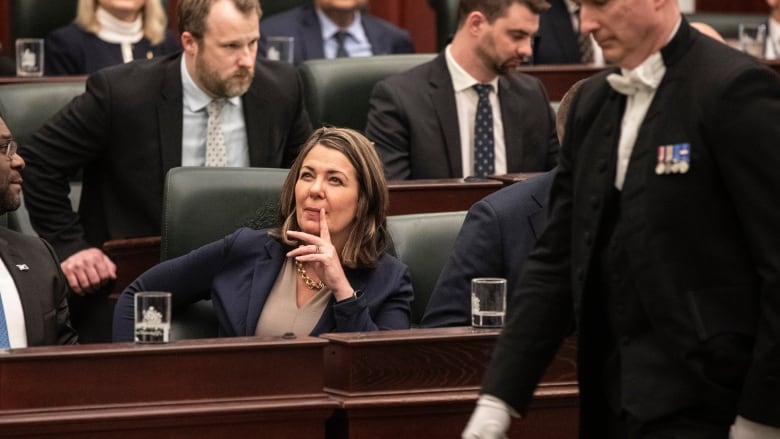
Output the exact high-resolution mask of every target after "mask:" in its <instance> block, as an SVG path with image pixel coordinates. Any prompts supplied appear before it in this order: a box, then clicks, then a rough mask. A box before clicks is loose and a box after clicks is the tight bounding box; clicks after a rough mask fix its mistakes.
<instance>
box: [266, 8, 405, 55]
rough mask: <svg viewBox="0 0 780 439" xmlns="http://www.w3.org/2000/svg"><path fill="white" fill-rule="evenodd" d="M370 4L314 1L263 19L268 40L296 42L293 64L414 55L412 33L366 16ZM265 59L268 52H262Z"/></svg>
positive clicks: (379, 19)
mask: <svg viewBox="0 0 780 439" xmlns="http://www.w3.org/2000/svg"><path fill="white" fill-rule="evenodd" d="M367 8H368V0H313V1H312V2H311V3H307V4H304V5H302V6H299V7H297V8H293V9H291V10H289V11H285V12H282V13H280V14H276V15H273V16H271V17H268V18H266V19H263V21H262V23H261V24H260V33H261V35H262V36H261V38H262V41H261V45H262V46H263V47H264V46H265V41H266V38H267V37H272V36H286V37H293V38H294V46H295V48H294V51H293V62H294V63H295V64H299V63H301V62H303V61H306V60H307V59H320V58H345V57H358V56H372V55H387V54H393V53H413V52H414V44H413V43H412V39H411V37H410V36H409V32H407V31H406V30H404V29H401V28H398V27H396V26H395V25H393V24H391V23H389V22H387V21H385V20H382V19H381V18H377V17H373V16H371V15H369V14H368V13H367V12H366V9H367ZM262 53H263V55H264V54H265V50H264V49H263V50H262Z"/></svg>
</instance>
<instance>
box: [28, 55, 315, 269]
mask: <svg viewBox="0 0 780 439" xmlns="http://www.w3.org/2000/svg"><path fill="white" fill-rule="evenodd" d="M180 61H181V55H170V56H166V57H162V58H157V59H154V60H152V61H146V60H144V61H136V62H133V63H129V64H124V65H121V66H117V67H109V68H107V69H103V70H100V71H99V72H97V73H95V74H93V75H91V76H90V77H89V79H88V80H87V90H86V92H85V93H84V94H83V95H81V96H79V97H77V98H75V99H74V100H73V101H72V102H71V103H70V104H68V105H67V106H66V107H65V108H63V109H62V110H61V111H60V112H59V113H58V114H56V115H55V116H54V117H53V118H52V119H51V120H50V121H49V122H48V123H47V124H46V125H45V126H44V127H43V128H41V129H40V130H39V131H38V132H37V133H35V135H34V136H33V140H32V142H31V144H29V145H24V146H23V151H22V153H21V154H22V156H23V157H24V158H25V160H26V161H27V167H26V169H25V170H24V172H23V176H24V179H25V193H24V200H25V203H26V204H27V209H28V210H29V212H30V219H31V221H32V224H33V226H34V227H35V230H36V231H37V232H38V234H39V235H40V236H41V237H43V238H45V239H46V240H47V241H49V243H51V245H52V246H53V247H54V249H55V250H56V251H57V254H58V255H59V257H60V258H61V259H65V258H67V257H68V256H70V255H71V254H73V253H75V252H77V251H79V250H83V249H85V248H88V247H93V246H98V247H99V246H100V245H101V244H102V243H103V242H105V241H107V240H109V239H117V238H126V237H137V236H150V235H159V234H160V216H161V211H162V195H163V183H164V180H165V174H166V172H168V170H169V169H171V168H173V167H177V166H181V160H182V157H181V156H182V146H181V145H182V106H183V103H182V83H181V72H180ZM241 99H242V103H243V109H244V120H245V123H246V130H247V139H248V142H249V163H250V165H251V166H254V167H269V168H285V167H289V166H290V165H291V164H292V162H293V160H294V159H295V157H296V155H297V153H298V149H299V147H300V145H301V144H303V142H304V141H305V140H306V139H307V137H308V135H309V134H310V132H311V125H310V123H309V118H308V115H307V114H306V111H305V109H304V107H303V90H302V85H301V81H300V79H299V77H298V74H297V72H296V71H295V69H294V68H293V67H292V66H289V65H286V64H283V63H278V62H270V61H265V60H261V61H259V62H258V63H257V65H256V69H255V79H254V81H253V82H252V85H251V87H250V89H249V91H248V92H247V93H245V94H244V96H243V97H242V98H241ZM82 168H83V169H84V177H83V188H82V194H81V202H80V205H79V212H78V214H76V213H75V212H73V210H72V208H71V205H70V201H69V200H68V190H69V187H68V178H69V176H72V175H73V174H75V173H76V172H77V171H78V170H79V169H82Z"/></svg>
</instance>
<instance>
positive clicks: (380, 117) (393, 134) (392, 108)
mask: <svg viewBox="0 0 780 439" xmlns="http://www.w3.org/2000/svg"><path fill="white" fill-rule="evenodd" d="M391 80H392V78H388V79H385V80H382V81H379V82H378V83H377V84H376V85H375V86H374V89H373V90H372V92H371V97H370V99H369V112H368V117H367V122H366V137H368V138H369V139H371V140H372V141H373V142H374V146H375V147H376V150H377V153H378V154H379V157H380V158H381V159H382V165H383V166H384V169H385V177H387V179H388V180H404V179H407V178H409V176H410V175H411V163H410V158H411V151H410V147H411V146H410V135H411V134H410V133H409V120H408V117H407V115H408V114H409V113H408V112H407V110H406V109H405V108H404V103H403V99H402V97H401V96H400V95H399V94H398V93H397V87H395V86H394V85H393V84H392V82H391Z"/></svg>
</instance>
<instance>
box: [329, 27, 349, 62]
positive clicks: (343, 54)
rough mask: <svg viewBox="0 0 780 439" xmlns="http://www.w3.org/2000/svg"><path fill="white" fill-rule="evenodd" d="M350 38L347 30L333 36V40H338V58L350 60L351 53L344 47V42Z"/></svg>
mask: <svg viewBox="0 0 780 439" xmlns="http://www.w3.org/2000/svg"><path fill="white" fill-rule="evenodd" d="M348 36H349V32H347V31H345V30H340V31H338V32H336V33H335V34H333V38H335V39H336V44H337V46H336V58H349V52H347V48H346V47H344V41H346V40H347V37H348Z"/></svg>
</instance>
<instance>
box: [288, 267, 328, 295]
mask: <svg viewBox="0 0 780 439" xmlns="http://www.w3.org/2000/svg"><path fill="white" fill-rule="evenodd" d="M295 268H296V269H297V270H298V274H300V275H301V279H303V283H305V284H306V286H307V287H308V288H309V289H311V290H314V291H319V290H321V289H323V288H325V284H324V283H323V282H322V281H321V280H318V281H315V280H314V279H312V278H311V276H309V275H308V274H306V269H305V268H303V264H301V263H300V262H299V261H295Z"/></svg>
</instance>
